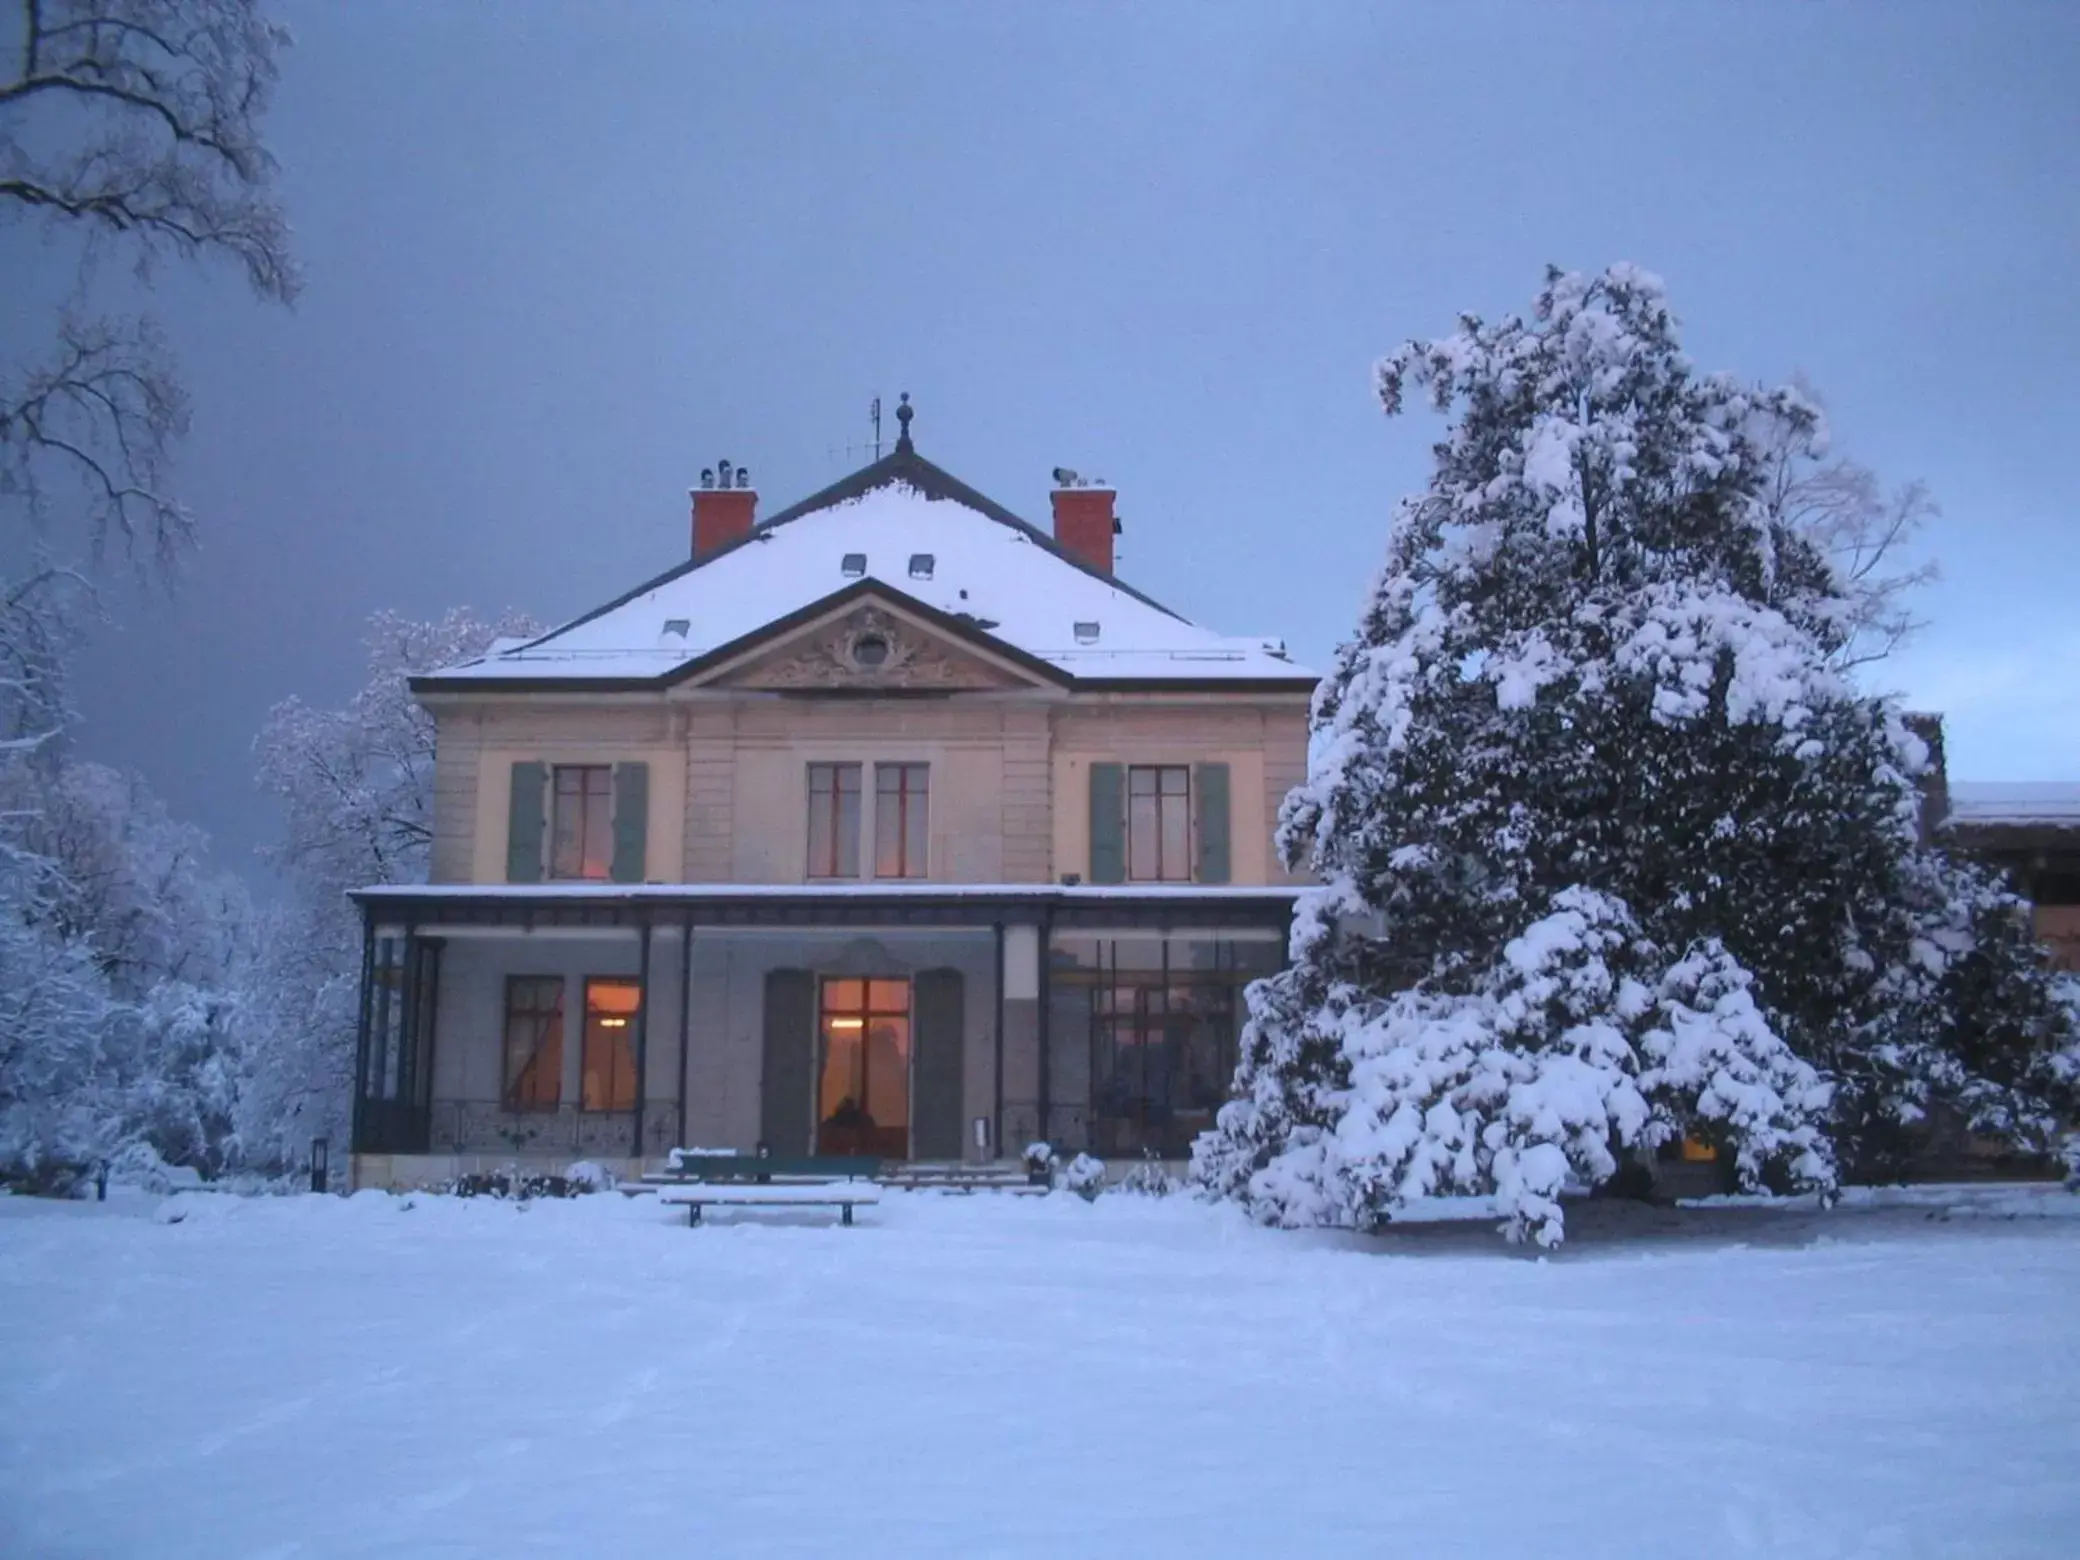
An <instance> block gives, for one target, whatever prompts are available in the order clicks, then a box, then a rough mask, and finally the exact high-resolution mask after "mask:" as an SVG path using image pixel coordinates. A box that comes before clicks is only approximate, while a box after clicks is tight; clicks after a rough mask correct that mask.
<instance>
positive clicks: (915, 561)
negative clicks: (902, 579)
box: [910, 553, 935, 580]
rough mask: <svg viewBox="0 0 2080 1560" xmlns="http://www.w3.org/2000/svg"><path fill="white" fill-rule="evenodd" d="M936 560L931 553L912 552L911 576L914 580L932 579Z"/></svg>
mask: <svg viewBox="0 0 2080 1560" xmlns="http://www.w3.org/2000/svg"><path fill="white" fill-rule="evenodd" d="M934 562H935V560H934V559H933V557H932V555H931V554H930V553H912V554H911V555H910V578H912V579H913V580H928V579H930V578H931V577H932V567H933V564H934Z"/></svg>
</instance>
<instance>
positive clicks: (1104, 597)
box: [427, 450, 1316, 687]
mask: <svg viewBox="0 0 2080 1560" xmlns="http://www.w3.org/2000/svg"><path fill="white" fill-rule="evenodd" d="M863 581H872V582H874V583H875V584H877V585H879V586H880V587H882V588H883V589H884V590H885V591H887V592H888V593H889V594H890V595H891V596H893V597H894V598H895V599H896V600H897V602H898V604H902V603H905V602H908V603H916V604H919V605H921V606H923V607H925V608H927V609H930V610H931V611H935V612H937V613H941V614H944V615H945V617H946V618H948V619H950V620H953V623H952V624H951V625H949V626H957V627H959V628H960V629H961V630H963V631H965V632H968V633H971V634H974V635H977V636H979V639H980V641H981V642H982V643H984V644H986V645H991V644H993V645H994V646H997V647H1001V648H1003V649H1005V650H1008V651H1010V652H1012V653H1013V654H1014V655H1015V656H1017V657H1022V658H1024V659H1026V660H1028V661H1037V662H1041V663H1044V664H1045V665H1046V666H1048V667H1052V668H1053V669H1055V671H1056V672H1058V673H1060V674H1063V675H1064V676H1065V677H1066V678H1067V679H1068V680H1071V681H1074V682H1100V683H1103V682H1115V681H1136V682H1141V681H1161V682H1166V683H1167V682H1180V681H1182V682H1199V681H1205V682H1209V683H1219V682H1225V681H1234V680H1243V681H1262V680H1274V681H1277V682H1282V683H1289V684H1292V685H1294V686H1296V687H1297V686H1305V685H1307V684H1311V683H1312V682H1313V680H1314V678H1315V675H1316V674H1315V673H1313V672H1310V671H1309V670H1307V669H1306V668H1305V667H1302V666H1298V665H1295V664H1294V663H1293V662H1292V661H1290V660H1288V659H1286V657H1285V655H1284V646H1283V643H1282V642H1280V641H1277V640H1268V639H1264V638H1228V637H1224V636H1222V635H1220V634H1217V633H1214V632H1213V631H1212V630H1210V629H1206V628H1201V627H1199V626H1198V625H1197V624H1194V623H1191V622H1188V621H1187V620H1185V619H1184V618H1182V617H1180V616H1178V615H1177V614H1176V613H1175V612H1172V611H1170V610H1169V609H1167V608H1165V607H1163V606H1161V605H1160V604H1159V603H1157V602H1155V601H1152V600H1150V599H1149V598H1148V597H1146V596H1144V595H1142V594H1141V593H1140V592H1139V591H1136V590H1134V589H1133V588H1132V587H1130V586H1127V585H1125V584H1123V583H1121V582H1119V581H1117V580H1115V579H1112V578H1110V577H1109V576H1107V575H1104V574H1101V573H1099V572H1097V571H1096V570H1093V569H1091V568H1088V567H1086V566H1085V565H1083V564H1082V563H1080V562H1077V561H1076V560H1074V559H1073V558H1071V557H1070V556H1069V555H1068V554H1067V553H1065V552H1063V551H1062V550H1061V549H1060V548H1059V547H1057V546H1056V545H1055V543H1054V542H1053V540H1052V539H1051V538H1050V537H1048V536H1047V535H1046V534H1045V533H1044V532H1042V531H1040V530H1039V529H1037V528H1036V527H1034V526H1032V525H1029V524H1027V523H1026V522H1025V521H1023V520H1020V519H1019V518H1018V517H1017V516H1015V515H1012V514H1010V513H1009V512H1008V511H1006V510H1003V509H1001V508H1000V507H999V506H997V505H995V504H993V503H991V502H990V501H989V500H988V499H985V498H983V497H982V495H980V494H978V493H975V492H974V491H973V490H972V489H969V488H967V487H966V486H965V485H964V484H962V483H960V482H959V481H958V480H956V479H954V478H952V477H949V476H947V475H946V474H945V473H944V472H941V471H940V470H939V469H938V468H937V467H935V466H933V465H932V464H931V463H930V462H928V461H926V460H924V459H923V458H922V457H920V456H917V455H915V454H914V453H913V452H910V451H908V450H904V451H902V452H901V453H899V454H898V455H896V456H891V457H889V458H888V459H886V460H883V461H880V462H877V463H876V464H875V465H874V466H870V467H868V468H866V469H865V470H864V471H862V472H858V473H855V474H854V476H853V477H852V478H848V479H847V480H846V481H845V482H843V483H840V484H837V485H836V486H834V487H833V488H830V489H827V490H826V492H825V493H823V494H819V495H817V497H816V498H812V499H810V500H808V501H806V502H805V503H803V504H801V505H798V506H796V507H795V508H794V509H791V510H788V511H786V512H785V513H783V514H781V515H778V516H775V517H774V518H773V519H772V520H771V521H769V522H767V523H766V524H764V525H761V526H759V527H758V528H756V529H755V530H754V531H753V532H752V533H751V535H750V536H749V537H748V538H746V539H745V540H744V541H742V542H739V543H737V544H735V545H733V546H730V547H726V548H724V549H722V550H721V551H719V552H717V553H715V554H714V555H713V556H711V557H709V558H707V559H705V560H702V561H699V562H693V561H689V562H688V563H685V564H682V565H680V566H679V567H678V568H675V569H673V570H672V571H671V572H669V573H667V574H664V575H662V576H660V577H659V578H657V579H655V580H652V581H650V582H649V583H647V584H645V585H643V586H640V587H638V588H637V589H636V591H634V592H633V593H631V594H630V595H628V596H625V597H623V598H622V599H620V600H619V601H616V602H612V603H610V604H609V605H607V606H606V607H603V608H601V609H600V610H598V611H597V612H593V613H590V614H588V615H586V616H584V617H581V618H578V619H576V620H575V621H573V622H570V623H567V624H565V625H563V626H562V627H561V628H558V629H555V630H553V631H552V632H550V633H548V634H545V635H543V636H541V637H540V638H538V639H535V640H532V641H530V642H528V643H526V644H523V645H519V646H510V647H507V646H501V647H496V648H494V649H493V650H492V651H491V652H490V653H488V654H486V655H485V656H483V657H482V658H481V659H479V660H476V661H472V662H469V663H466V664H464V665H462V666H457V667H452V668H450V669H448V670H446V671H443V672H441V673H439V674H437V675H436V676H435V677H433V678H431V679H428V680H427V681H428V682H429V683H430V684H434V685H442V686H454V685H458V684H478V683H498V682H504V681H524V682H528V683H538V682H542V681H551V682H554V681H560V680H565V679H572V680H587V681H590V680H595V679H612V680H616V681H619V680H630V679H633V680H652V679H661V678H669V677H671V676H672V675H673V674H674V673H677V672H679V671H681V670H682V669H684V668H687V667H689V666H692V665H694V664H695V663H698V662H701V661H702V660H704V659H706V658H709V657H712V656H714V655H715V654H716V652H718V651H722V650H724V649H728V648H737V647H748V646H747V642H748V641H751V640H754V639H755V638H756V637H757V636H758V635H759V634H760V631H761V630H763V629H766V628H768V627H769V626H771V625H774V624H779V623H784V622H787V621H789V620H791V619H793V618H796V617H797V616H799V615H801V614H804V613H808V612H813V610H814V609H815V608H816V607H817V605H818V604H819V603H822V602H824V601H826V600H828V599H829V598H831V597H833V596H837V595H839V594H841V593H842V592H845V591H847V590H857V589H858V588H859V587H860V585H861V584H862V582H863Z"/></svg>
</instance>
